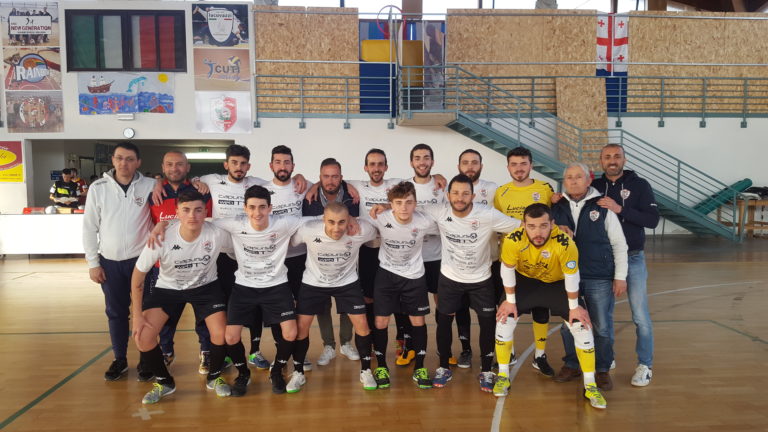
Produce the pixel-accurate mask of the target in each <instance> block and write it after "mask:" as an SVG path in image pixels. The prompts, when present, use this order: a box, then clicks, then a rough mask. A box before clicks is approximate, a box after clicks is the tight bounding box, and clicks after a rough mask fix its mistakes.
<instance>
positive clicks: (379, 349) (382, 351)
mask: <svg viewBox="0 0 768 432" xmlns="http://www.w3.org/2000/svg"><path fill="white" fill-rule="evenodd" d="M388 343H389V329H386V328H383V329H373V347H374V349H376V353H375V354H376V364H377V365H378V366H379V367H383V368H388V366H387V344H388Z"/></svg>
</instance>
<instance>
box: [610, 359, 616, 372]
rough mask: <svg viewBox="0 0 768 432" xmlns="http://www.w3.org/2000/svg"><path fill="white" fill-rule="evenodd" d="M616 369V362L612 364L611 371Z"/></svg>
mask: <svg viewBox="0 0 768 432" xmlns="http://www.w3.org/2000/svg"><path fill="white" fill-rule="evenodd" d="M614 369H616V360H614V361H612V362H611V370H614Z"/></svg>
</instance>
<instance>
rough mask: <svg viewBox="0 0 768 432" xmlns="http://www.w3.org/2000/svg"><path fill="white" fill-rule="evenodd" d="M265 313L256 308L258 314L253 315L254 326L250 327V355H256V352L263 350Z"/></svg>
mask: <svg viewBox="0 0 768 432" xmlns="http://www.w3.org/2000/svg"><path fill="white" fill-rule="evenodd" d="M263 321H264V312H262V311H261V308H256V312H254V314H253V324H252V325H251V326H250V327H248V330H250V331H251V351H250V354H253V353H255V352H256V351H260V350H261V332H262V331H263V328H262V327H264V323H263Z"/></svg>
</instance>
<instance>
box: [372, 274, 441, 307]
mask: <svg viewBox="0 0 768 432" xmlns="http://www.w3.org/2000/svg"><path fill="white" fill-rule="evenodd" d="M373 313H374V314H375V315H376V316H390V315H392V314H393V313H405V314H408V315H410V316H423V315H428V314H429V294H428V293H427V280H426V277H425V276H421V277H420V278H418V279H408V278H404V277H402V276H400V275H396V274H394V273H392V272H390V271H388V270H385V269H383V268H381V267H379V270H378V271H377V273H376V289H375V290H374V297H373Z"/></svg>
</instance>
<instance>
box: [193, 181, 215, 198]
mask: <svg viewBox="0 0 768 432" xmlns="http://www.w3.org/2000/svg"><path fill="white" fill-rule="evenodd" d="M192 186H194V187H195V189H197V191H198V192H200V193H201V194H203V195H205V194H207V193H209V192H210V191H211V189H210V188H209V187H208V185H207V184H205V183H203V182H201V181H200V180H197V181H193V182H192Z"/></svg>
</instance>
